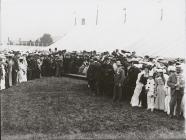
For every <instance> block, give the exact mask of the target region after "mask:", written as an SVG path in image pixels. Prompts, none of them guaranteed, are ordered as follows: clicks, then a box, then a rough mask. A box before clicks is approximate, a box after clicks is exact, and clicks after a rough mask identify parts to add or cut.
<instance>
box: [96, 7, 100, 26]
mask: <svg viewBox="0 0 186 140" xmlns="http://www.w3.org/2000/svg"><path fill="white" fill-rule="evenodd" d="M98 14H99V11H98V6H97V13H96V25H98Z"/></svg>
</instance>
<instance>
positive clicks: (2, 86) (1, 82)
mask: <svg viewBox="0 0 186 140" xmlns="http://www.w3.org/2000/svg"><path fill="white" fill-rule="evenodd" d="M2 89H5V78H2V79H1V80H0V90H2Z"/></svg>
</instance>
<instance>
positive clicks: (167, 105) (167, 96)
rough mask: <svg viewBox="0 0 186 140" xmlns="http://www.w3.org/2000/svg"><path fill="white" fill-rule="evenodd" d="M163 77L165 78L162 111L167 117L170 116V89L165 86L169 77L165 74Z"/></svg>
mask: <svg viewBox="0 0 186 140" xmlns="http://www.w3.org/2000/svg"><path fill="white" fill-rule="evenodd" d="M164 77H165V110H164V111H165V112H166V113H167V115H169V114H170V100H171V89H170V87H169V86H168V85H167V81H168V78H169V76H168V75H167V74H164Z"/></svg>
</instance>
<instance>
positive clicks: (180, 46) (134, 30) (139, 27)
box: [48, 0, 186, 57]
mask: <svg viewBox="0 0 186 140" xmlns="http://www.w3.org/2000/svg"><path fill="white" fill-rule="evenodd" d="M175 2H176V1H175V0H164V1H163V2H162V3H159V4H157V1H155V0H154V1H145V2H144V3H143V2H142V3H141V1H139V3H137V4H136V5H134V4H133V3H132V2H129V1H128V2H127V0H126V4H125V7H126V9H127V15H126V20H127V21H126V23H125V24H124V23H123V18H124V15H123V13H121V9H122V7H124V6H123V5H121V6H118V7H115V9H117V8H118V9H119V10H118V11H113V13H112V15H107V11H108V10H110V9H109V8H112V7H113V6H110V7H109V6H105V5H104V6H102V7H101V6H100V7H99V15H98V20H99V21H98V25H95V22H94V21H91V20H90V19H88V18H87V22H86V24H85V25H81V24H77V25H76V26H74V27H73V28H72V30H71V32H69V33H68V34H67V35H66V36H65V37H64V38H62V39H61V40H59V41H57V42H56V43H54V44H52V45H51V46H49V47H48V48H51V49H54V48H58V50H61V49H66V50H68V51H73V50H77V51H79V50H88V51H90V50H97V51H112V50H115V49H124V50H130V51H136V52H137V53H138V54H140V55H145V54H148V55H156V56H158V55H160V56H168V57H180V56H181V57H184V56H185V54H186V35H185V34H186V30H185V28H186V27H185V26H186V24H185V22H186V21H185V19H186V18H185V17H186V16H185V5H184V1H183V0H182V1H180V3H175ZM114 6H115V5H114ZM111 10H112V9H111ZM162 10H163V12H162V13H161V11H162ZM81 17H84V15H83V14H82V16H81ZM85 17H86V16H85ZM93 18H95V17H93ZM90 21H91V22H90Z"/></svg>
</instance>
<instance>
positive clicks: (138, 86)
mask: <svg viewBox="0 0 186 140" xmlns="http://www.w3.org/2000/svg"><path fill="white" fill-rule="evenodd" d="M142 88H143V84H142V83H138V84H136V87H135V89H134V94H133V96H132V98H131V102H130V104H131V106H132V107H134V106H139V95H140V93H141V91H142Z"/></svg>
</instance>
